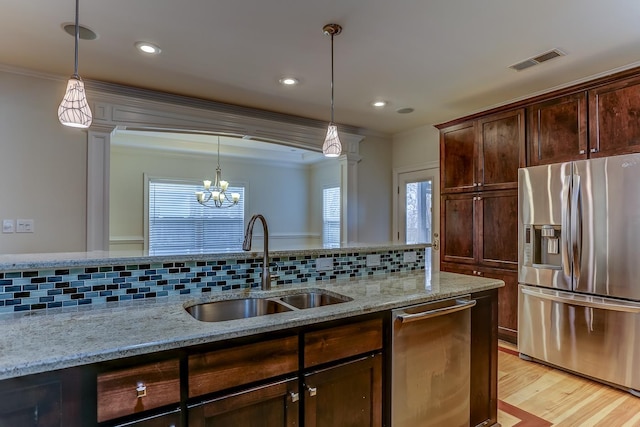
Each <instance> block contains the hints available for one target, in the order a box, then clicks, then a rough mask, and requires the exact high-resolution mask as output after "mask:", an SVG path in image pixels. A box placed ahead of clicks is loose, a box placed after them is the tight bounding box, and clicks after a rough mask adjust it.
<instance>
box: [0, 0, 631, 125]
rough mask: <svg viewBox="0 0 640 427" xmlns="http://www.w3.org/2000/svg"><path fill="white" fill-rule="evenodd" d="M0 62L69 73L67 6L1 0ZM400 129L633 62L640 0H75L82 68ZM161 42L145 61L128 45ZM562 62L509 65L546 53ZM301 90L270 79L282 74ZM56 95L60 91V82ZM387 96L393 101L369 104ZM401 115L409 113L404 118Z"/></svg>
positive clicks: (97, 76) (85, 72)
mask: <svg viewBox="0 0 640 427" xmlns="http://www.w3.org/2000/svg"><path fill="white" fill-rule="evenodd" d="M0 10H2V13H1V14H0V39H1V40H3V42H2V43H0V63H2V64H5V65H9V66H15V67H19V68H26V69H30V70H35V71H39V72H45V73H52V74H57V75H61V76H64V77H67V76H68V75H70V74H71V73H72V72H73V52H74V47H73V37H71V36H69V35H68V34H67V33H65V32H64V31H63V30H62V29H61V24H62V23H68V22H73V20H74V11H75V2H74V0H47V1H25V0H0ZM331 22H335V23H338V24H340V25H342V26H343V28H344V29H343V32H342V34H340V35H338V36H336V37H335V40H334V47H335V120H336V122H338V123H342V124H347V125H351V126H356V127H361V128H366V129H369V130H372V131H377V132H380V133H383V134H394V133H398V132H402V131H405V130H409V129H413V128H416V127H418V126H422V125H426V124H434V123H439V122H444V121H447V120H451V119H454V118H456V117H460V116H463V115H466V114H469V113H472V112H476V111H480V110H483V109H486V108H488V107H491V106H495V105H499V104H504V103H506V102H508V101H511V100H515V99H519V98H523V97H526V96H529V95H532V94H535V93H540V92H543V91H547V90H549V89H550V88H553V87H558V86H562V85H567V84H568V83H570V82H575V81H579V80H583V79H586V78H588V77H590V76H595V75H598V74H601V73H604V72H607V71H608V70H613V69H617V68H620V67H623V68H624V67H628V66H629V65H630V64H634V63H636V62H637V61H640V2H638V1H637V0H608V1H602V0H536V1H525V0H484V1H473V0H399V1H395V2H392V1H389V0H324V1H317V0H268V1H265V0H219V1H211V0H183V1H178V0H173V1H169V0H136V1H131V0H109V1H104V0H81V1H80V23H81V24H82V25H84V26H87V27H89V28H90V29H92V30H93V31H95V32H96V33H98V35H99V37H98V39H97V40H93V41H86V40H82V41H81V42H80V66H79V74H80V75H81V76H82V77H83V78H84V79H93V80H101V81H107V82H114V83H120V84H125V85H132V86H138V87H143V88H148V89H154V90H160V91H166V92H172V93H177V94H182V95H188V96H196V97H201V98H206V99H211V100H215V101H220V102H226V103H231V104H237V105H242V106H248V107H254V108H260V109H265V110H270V111H276V112H282V113H288V114H294V115H298V116H303V117H308V118H313V119H319V120H328V119H329V116H330V110H329V105H330V78H331V77H330V76H331V69H330V55H331V53H330V38H329V37H328V36H325V35H323V33H322V27H323V26H324V25H325V24H327V23H331ZM140 40H143V41H148V42H153V43H155V44H157V45H159V46H160V47H161V49H162V53H161V54H160V55H157V56H148V55H147V56H143V55H142V54H140V53H138V52H137V51H136V49H135V47H134V43H135V42H136V41H140ZM553 48H558V49H560V50H562V51H563V52H565V53H566V54H567V55H566V56H564V57H560V58H557V59H553V60H551V61H548V62H545V63H543V64H540V65H537V66H535V67H532V68H529V69H526V70H524V71H520V72H516V71H513V70H511V69H509V68H508V67H509V66H510V65H513V64H515V63H517V62H520V61H522V60H525V59H527V58H530V57H534V56H537V55H539V54H541V53H543V52H546V51H548V50H550V49H553ZM288 75H292V76H295V77H297V78H298V79H299V80H300V84H299V85H298V86H295V87H284V86H282V85H280V84H279V83H278V80H279V79H280V78H281V77H283V76H288ZM60 90H61V95H62V92H63V91H64V87H63V85H61V89H60ZM376 99H383V100H386V101H388V102H389V105H388V106H387V107H385V108H383V109H374V108H373V107H372V106H371V105H370V104H371V102H372V101H374V100H376ZM400 108H413V109H414V112H413V113H410V114H398V113H397V112H396V110H398V109H400Z"/></svg>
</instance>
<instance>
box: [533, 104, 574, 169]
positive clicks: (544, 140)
mask: <svg viewBox="0 0 640 427" xmlns="http://www.w3.org/2000/svg"><path fill="white" fill-rule="evenodd" d="M527 111H528V114H529V120H528V122H527V129H528V133H529V163H528V164H529V165H530V166H537V165H547V164H551V163H560V162H568V161H571V160H583V159H586V158H587V94H586V92H578V93H574V94H572V95H567V96H562V97H560V98H554V99H551V100H548V101H544V102H540V103H538V104H534V105H532V106H530V107H528V108H527Z"/></svg>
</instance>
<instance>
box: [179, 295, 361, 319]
mask: <svg viewBox="0 0 640 427" xmlns="http://www.w3.org/2000/svg"><path fill="white" fill-rule="evenodd" d="M352 299H353V298H349V297H347V296H344V295H335V294H328V293H325V292H322V291H317V290H315V291H314V290H310V291H304V292H300V293H297V294H292V295H285V296H282V297H271V298H240V299H229V300H222V301H212V302H205V303H201V304H196V305H192V306H190V307H186V308H185V310H187V312H188V313H189V314H190V315H191V316H193V318H194V319H196V320H200V321H202V322H223V321H225V320H236V319H246V318H249V317H256V316H264V315H265V314H275V313H284V312H286V311H294V310H303V309H305V308H313V307H322V306H325V305H331V304H339V303H341V302H347V301H351V300H352Z"/></svg>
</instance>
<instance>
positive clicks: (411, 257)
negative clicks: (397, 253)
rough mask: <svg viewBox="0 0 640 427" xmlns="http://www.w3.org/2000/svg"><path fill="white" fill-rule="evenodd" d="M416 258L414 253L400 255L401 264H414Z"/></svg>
mask: <svg viewBox="0 0 640 427" xmlns="http://www.w3.org/2000/svg"><path fill="white" fill-rule="evenodd" d="M417 260H418V257H417V255H416V253H415V252H413V251H411V252H405V253H404V254H402V262H416V261H417Z"/></svg>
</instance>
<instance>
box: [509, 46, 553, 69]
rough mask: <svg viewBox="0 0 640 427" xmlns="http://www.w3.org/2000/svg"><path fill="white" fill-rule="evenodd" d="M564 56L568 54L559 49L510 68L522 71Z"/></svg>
mask: <svg viewBox="0 0 640 427" xmlns="http://www.w3.org/2000/svg"><path fill="white" fill-rule="evenodd" d="M564 55H566V53H564V52H563V51H561V50H559V49H553V50H550V51H548V52H545V53H542V54H540V55H538V56H535V57H533V58H529V59H525V60H524V61H521V62H518V63H517V64H513V65H511V66H510V67H509V68H511V69H513V70H516V71H522V70H525V69H527V68H529V67H533V66H534V65H538V64H540V63H542V62H546V61H548V60H550V59H553V58H557V57H559V56H564Z"/></svg>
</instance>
